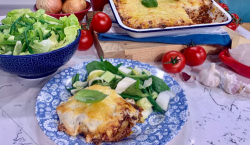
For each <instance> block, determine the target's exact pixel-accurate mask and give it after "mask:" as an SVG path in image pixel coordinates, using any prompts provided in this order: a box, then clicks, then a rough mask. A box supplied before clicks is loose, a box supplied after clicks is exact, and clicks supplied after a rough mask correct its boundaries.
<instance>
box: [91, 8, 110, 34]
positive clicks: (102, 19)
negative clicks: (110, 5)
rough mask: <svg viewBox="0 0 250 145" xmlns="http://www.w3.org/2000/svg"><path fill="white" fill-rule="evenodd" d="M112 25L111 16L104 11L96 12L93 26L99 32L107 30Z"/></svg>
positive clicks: (92, 22)
mask: <svg viewBox="0 0 250 145" xmlns="http://www.w3.org/2000/svg"><path fill="white" fill-rule="evenodd" d="M111 26H112V21H111V19H110V17H109V16H108V15H107V14H105V13H103V12H99V13H96V14H95V15H94V17H93V19H92V21H91V27H92V29H93V30H95V31H96V32H98V33H105V32H107V31H108V30H109V29H110V28H111Z"/></svg>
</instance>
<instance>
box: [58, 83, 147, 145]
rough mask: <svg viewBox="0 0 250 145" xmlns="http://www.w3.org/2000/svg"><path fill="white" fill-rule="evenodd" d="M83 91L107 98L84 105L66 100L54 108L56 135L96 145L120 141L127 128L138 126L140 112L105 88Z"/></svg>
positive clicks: (76, 101) (72, 99) (96, 86)
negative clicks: (104, 95) (56, 118)
mask: <svg viewBox="0 0 250 145" xmlns="http://www.w3.org/2000/svg"><path fill="white" fill-rule="evenodd" d="M86 89H90V90H97V91H100V92H102V93H104V94H106V95H108V96H107V97H106V98H105V99H104V100H102V101H100V102H97V103H92V104H87V103H84V102H81V101H78V100H76V99H75V97H74V96H72V97H69V99H68V101H67V102H64V103H61V104H60V105H59V106H58V107H57V108H56V111H57V114H58V116H59V120H60V123H59V126H58V129H59V130H60V131H64V132H65V133H67V134H68V135H71V136H76V135H78V134H83V135H84V136H85V137H86V142H87V143H91V142H93V143H95V144H100V143H101V142H112V141H119V140H122V139H123V138H124V137H127V136H129V135H130V134H131V133H132V131H131V128H132V127H133V126H135V124H136V123H137V122H141V118H142V115H141V111H142V109H141V108H140V107H138V106H136V105H133V104H131V103H129V102H127V101H125V100H124V99H123V98H122V97H121V96H120V95H118V94H117V93H116V92H115V91H114V90H112V89H111V88H110V87H108V86H100V85H93V86H90V87H88V88H86Z"/></svg>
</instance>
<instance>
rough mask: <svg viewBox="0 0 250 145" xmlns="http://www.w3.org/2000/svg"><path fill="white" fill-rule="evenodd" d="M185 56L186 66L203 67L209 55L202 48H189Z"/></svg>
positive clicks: (184, 53)
mask: <svg viewBox="0 0 250 145" xmlns="http://www.w3.org/2000/svg"><path fill="white" fill-rule="evenodd" d="M183 55H184V56H185V58H186V64H187V65H189V66H197V65H201V64H203V63H204V61H205V60H206V58H207V53H206V51H205V49H204V48H203V47H201V46H191V47H188V48H186V49H185V50H184V52H183Z"/></svg>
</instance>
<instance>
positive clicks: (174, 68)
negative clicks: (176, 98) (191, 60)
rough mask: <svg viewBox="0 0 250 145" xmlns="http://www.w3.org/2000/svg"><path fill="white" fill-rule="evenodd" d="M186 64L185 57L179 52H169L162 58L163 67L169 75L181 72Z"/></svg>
mask: <svg viewBox="0 0 250 145" xmlns="http://www.w3.org/2000/svg"><path fill="white" fill-rule="evenodd" d="M185 64H186V60H185V57H184V56H183V54H181V53H180V52H178V51H169V52H167V53H166V54H164V56H163V57H162V66H163V68H164V70H165V71H166V72H168V73H179V72H181V71H182V70H183V69H184V67H185Z"/></svg>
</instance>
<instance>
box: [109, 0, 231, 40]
mask: <svg viewBox="0 0 250 145" xmlns="http://www.w3.org/2000/svg"><path fill="white" fill-rule="evenodd" d="M212 1H213V0H212ZM109 4H110V7H111V9H112V12H113V14H114V17H115V19H116V21H117V23H118V25H119V26H120V27H121V28H123V29H124V30H125V31H126V32H127V33H128V35H129V36H131V37H133V38H146V37H157V36H170V35H171V36H172V35H187V34H202V33H209V32H212V31H216V29H218V27H219V26H223V25H227V24H229V23H231V21H232V17H231V16H230V14H228V13H227V12H226V11H225V10H224V9H223V8H221V7H220V6H219V5H218V4H217V3H216V2H215V1H213V8H212V9H211V10H210V12H209V14H210V16H211V17H212V18H213V23H209V24H197V25H190V26H176V27H166V28H150V29H134V28H130V27H128V26H126V25H124V24H123V23H122V21H121V18H120V16H119V14H118V12H117V10H116V7H115V4H114V2H113V0H109Z"/></svg>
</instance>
